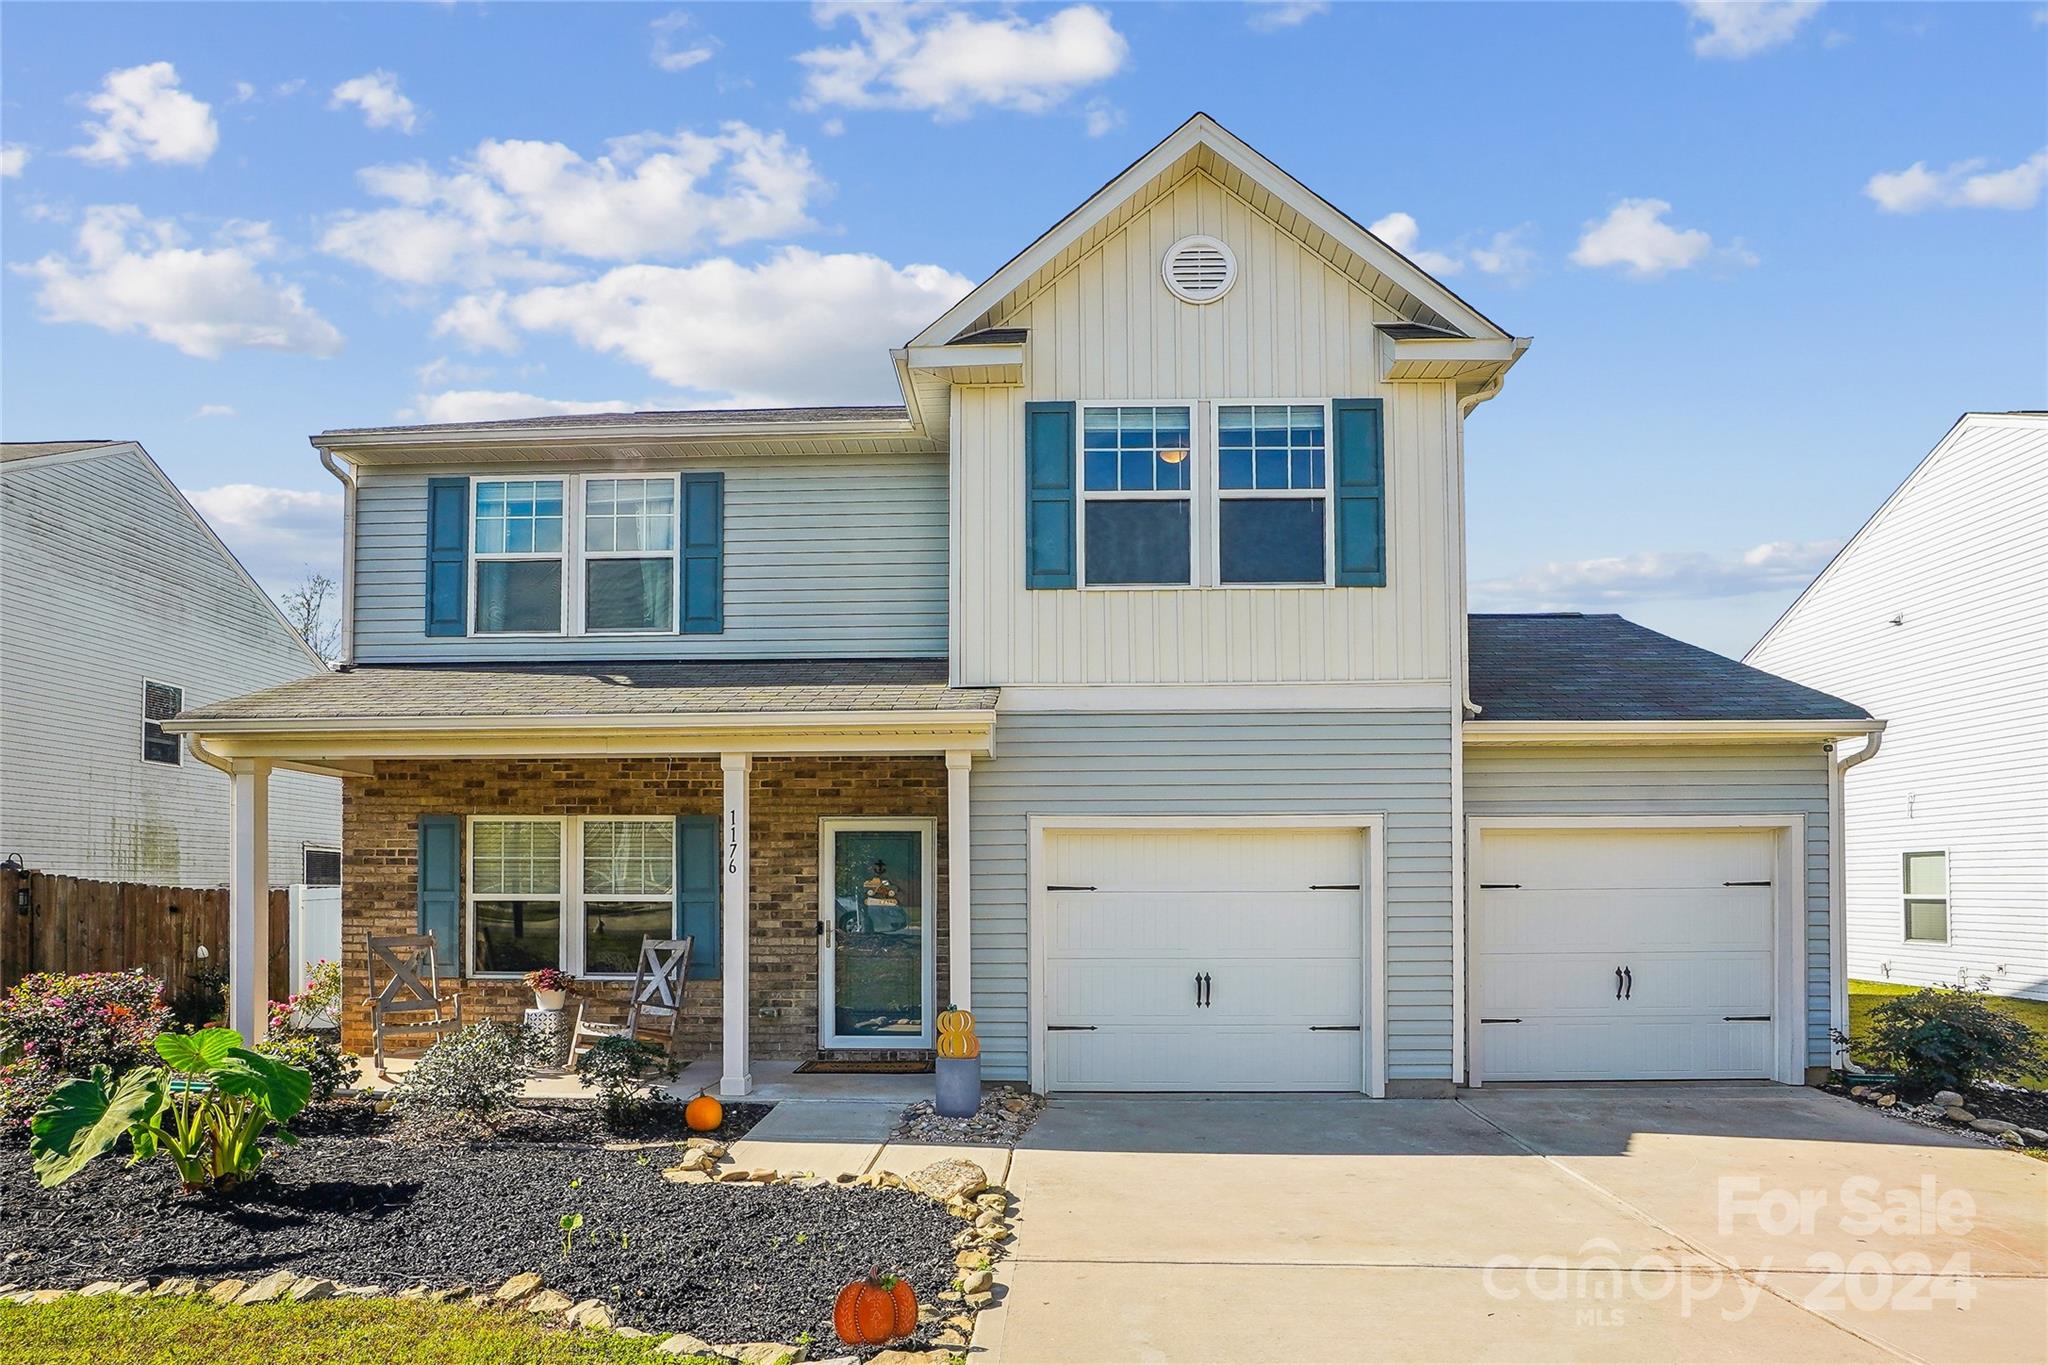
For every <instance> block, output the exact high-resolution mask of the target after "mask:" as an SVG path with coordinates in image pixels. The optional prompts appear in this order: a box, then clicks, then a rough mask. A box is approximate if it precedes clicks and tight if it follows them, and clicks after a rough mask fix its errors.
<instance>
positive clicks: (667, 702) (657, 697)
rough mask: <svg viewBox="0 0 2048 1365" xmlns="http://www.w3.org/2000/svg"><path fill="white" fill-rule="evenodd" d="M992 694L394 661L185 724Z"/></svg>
mask: <svg viewBox="0 0 2048 1365" xmlns="http://www.w3.org/2000/svg"><path fill="white" fill-rule="evenodd" d="M995 705H996V689H995V688H993V687H959V688H955V687H948V686H947V685H946V661H945V660H944V659H789V660H734V661H710V660H705V661H691V662H687V663H669V662H642V661H635V662H631V663H574V664H482V663H477V664H422V665H412V664H395V665H387V666H380V667H360V668H352V669H349V670H347V671H346V672H334V673H320V674H315V675H313V676H312V677H310V678H300V679H298V680H297V681H295V682H288V683H285V684H283V685H281V686H278V687H272V688H267V689H265V690H264V691H261V692H252V693H250V694H249V695H247V696H243V697H236V698H233V699H232V700H229V701H223V702H215V703H214V704H212V705H210V706H195V707H193V708H192V709H190V710H188V711H185V712H182V713H181V714H180V715H179V717H178V719H179V721H181V722H184V721H202V722H203V721H216V720H233V721H251V720H256V721H263V720H276V721H285V720H331V721H363V720H378V719H388V720H391V721H393V722H397V721H401V720H405V719H409V718H455V717H474V716H502V717H504V718H505V719H506V720H507V721H511V722H517V721H518V720H520V719H521V718H531V717H540V716H556V715H585V716H644V715H701V714H706V713H713V712H742V713H745V712H752V713H761V712H784V711H893V712H904V711H993V710H994V709H995Z"/></svg>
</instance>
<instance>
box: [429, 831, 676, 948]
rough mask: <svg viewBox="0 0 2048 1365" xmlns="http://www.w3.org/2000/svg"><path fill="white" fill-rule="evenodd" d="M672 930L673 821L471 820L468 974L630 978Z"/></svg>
mask: <svg viewBox="0 0 2048 1365" xmlns="http://www.w3.org/2000/svg"><path fill="white" fill-rule="evenodd" d="M675 924H676V820H675V817H674V816H672V815H658V816H657V815H604V816H598V815H585V816H525V815H519V816H507V815H478V816H474V817H472V818H471V820H470V839H469V943H470V957H469V970H470V971H471V972H472V973H475V974H480V975H487V976H488V975H516V974H520V973H525V972H529V971H532V970H533V969H534V968H536V967H560V968H562V969H563V970H564V971H568V972H571V973H574V974H576V975H579V976H631V975H632V974H633V971H634V968H635V967H637V966H638V965H639V960H640V940H641V939H642V938H643V937H646V938H672V937H674V935H675Z"/></svg>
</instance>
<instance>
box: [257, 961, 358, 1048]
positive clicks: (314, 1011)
mask: <svg viewBox="0 0 2048 1365" xmlns="http://www.w3.org/2000/svg"><path fill="white" fill-rule="evenodd" d="M340 1010H341V964H340V963H339V962H329V961H327V960H326V959H324V958H323V959H321V960H320V961H318V962H316V963H314V964H313V971H312V974H311V975H309V976H308V977H307V978H306V989H304V990H303V991H300V992H299V993H298V994H297V995H294V996H291V997H289V998H287V999H284V1000H273V1001H271V1002H270V1031H271V1032H272V1033H279V1032H282V1031H284V1030H287V1029H300V1028H306V1027H309V1026H310V1025H311V1021H313V1020H315V1019H328V1020H332V1019H333V1018H335V1017H336V1016H337V1015H338V1014H339V1013H340Z"/></svg>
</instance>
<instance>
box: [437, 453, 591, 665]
mask: <svg viewBox="0 0 2048 1365" xmlns="http://www.w3.org/2000/svg"><path fill="white" fill-rule="evenodd" d="M487 483H534V484H541V483H559V484H561V485H562V548H561V550H560V551H558V552H557V553H555V554H541V553H538V552H526V553H519V552H512V551H493V552H492V553H490V554H485V553H483V552H481V551H479V550H478V549H477V548H476V528H477V520H478V518H477V510H476V508H477V499H478V498H480V497H482V496H483V489H484V485H485V484H487ZM575 483H576V479H575V476H574V475H570V474H559V475H558V474H547V475H540V474H482V475H477V476H475V477H473V478H471V479H470V481H469V534H468V535H466V536H465V537H463V539H464V540H465V541H467V542H468V549H467V553H468V555H469V563H468V564H467V565H466V566H465V568H464V570H463V577H464V581H465V582H466V583H467V584H468V585H469V619H468V621H467V623H466V625H467V629H468V633H469V634H470V635H472V636H476V637H478V638H483V639H491V640H553V639H558V638H560V637H561V636H564V635H567V634H569V633H570V631H569V603H570V602H571V601H572V600H573V599H572V597H571V594H570V591H569V579H570V578H571V576H572V575H571V573H570V567H569V561H570V559H571V555H570V553H569V547H570V545H571V543H572V540H571V537H572V536H573V535H574V534H575V528H576V525H577V521H578V518H577V516H576V506H575V491H576V490H575ZM550 560H552V561H554V562H555V563H558V564H560V565H561V566H562V575H561V585H562V586H561V599H562V600H561V603H560V607H559V612H558V616H557V619H558V620H559V621H561V623H562V624H561V626H560V628H558V629H555V630H489V631H479V630H478V629H477V628H476V609H477V603H478V600H479V599H480V598H481V597H482V595H483V594H482V593H481V592H479V591H478V583H479V581H480V577H481V575H482V573H483V569H482V567H481V566H482V565H485V564H513V563H542V564H545V563H547V562H549V561H550Z"/></svg>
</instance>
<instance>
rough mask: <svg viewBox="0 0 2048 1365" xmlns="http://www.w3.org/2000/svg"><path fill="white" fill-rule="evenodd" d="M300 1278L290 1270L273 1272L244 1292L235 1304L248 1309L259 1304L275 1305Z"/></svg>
mask: <svg viewBox="0 0 2048 1365" xmlns="http://www.w3.org/2000/svg"><path fill="white" fill-rule="evenodd" d="M298 1278H299V1277H298V1276H297V1275H296V1274H295V1273H293V1272H292V1271H289V1270H273V1271H271V1272H270V1273H269V1274H268V1275H265V1276H264V1277H263V1278H262V1279H260V1280H258V1281H256V1283H254V1284H252V1285H250V1286H249V1287H248V1288H247V1289H245V1290H243V1291H242V1293H241V1295H240V1297H238V1298H237V1299H236V1300H235V1302H236V1304H238V1305H240V1306H241V1307H244V1308H248V1307H252V1306H254V1305H256V1304H259V1303H275V1302H277V1300H278V1299H280V1298H282V1297H283V1296H284V1291H285V1290H287V1289H290V1288H291V1287H292V1285H293V1284H295V1283H297V1281H298Z"/></svg>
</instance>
